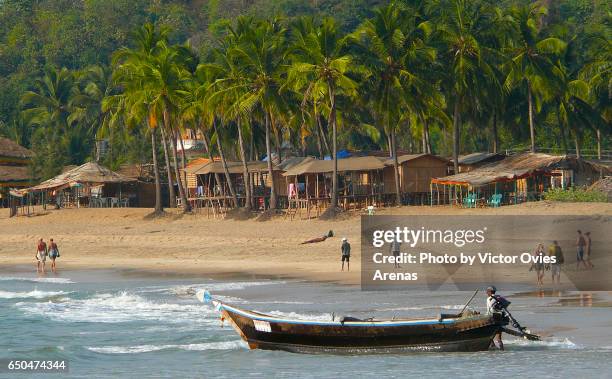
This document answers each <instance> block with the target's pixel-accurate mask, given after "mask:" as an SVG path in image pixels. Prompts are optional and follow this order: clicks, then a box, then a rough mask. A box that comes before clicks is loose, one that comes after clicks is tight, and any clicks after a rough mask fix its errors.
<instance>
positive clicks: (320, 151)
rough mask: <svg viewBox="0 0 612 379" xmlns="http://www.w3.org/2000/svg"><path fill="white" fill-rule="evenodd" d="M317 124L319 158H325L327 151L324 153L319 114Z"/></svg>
mask: <svg viewBox="0 0 612 379" xmlns="http://www.w3.org/2000/svg"><path fill="white" fill-rule="evenodd" d="M316 119H317V120H316V124H315V129H316V130H315V135H316V136H317V138H316V140H317V149H318V150H319V158H320V159H323V158H325V153H323V141H322V140H321V127H320V125H319V123H320V121H319V116H316Z"/></svg>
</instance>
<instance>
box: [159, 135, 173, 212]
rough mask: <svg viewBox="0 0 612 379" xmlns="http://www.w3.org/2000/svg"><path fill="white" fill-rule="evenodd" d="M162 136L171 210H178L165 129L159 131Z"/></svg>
mask: <svg viewBox="0 0 612 379" xmlns="http://www.w3.org/2000/svg"><path fill="white" fill-rule="evenodd" d="M159 130H160V131H161V136H162V146H163V147H164V158H165V160H166V174H167V175H168V196H169V198H170V201H169V206H170V208H176V193H175V192H174V184H172V169H171V168H170V158H168V145H167V143H166V133H165V132H164V128H160V129H159Z"/></svg>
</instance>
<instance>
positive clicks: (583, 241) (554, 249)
mask: <svg viewBox="0 0 612 379" xmlns="http://www.w3.org/2000/svg"><path fill="white" fill-rule="evenodd" d="M577 233H578V237H577V238H576V269H577V270H579V269H580V265H581V264H582V265H583V266H584V268H585V269H587V270H590V269H592V268H593V267H594V266H593V263H591V232H586V233H582V231H581V230H578V231H577ZM533 256H534V257H535V258H536V260H535V261H536V263H533V264H532V265H531V268H530V271H533V270H535V272H536V276H537V284H538V285H543V284H544V275H545V274H546V271H548V270H550V273H551V277H552V283H553V284H555V283H556V284H559V283H561V265H563V264H564V263H565V257H564V256H563V251H562V250H561V246H559V242H558V241H553V242H552V244H551V245H550V246H549V247H548V256H549V257H555V263H549V264H546V263H544V259H543V257H545V256H546V251H545V249H544V245H543V244H539V245H538V247H537V248H536V249H535V251H534V252H533Z"/></svg>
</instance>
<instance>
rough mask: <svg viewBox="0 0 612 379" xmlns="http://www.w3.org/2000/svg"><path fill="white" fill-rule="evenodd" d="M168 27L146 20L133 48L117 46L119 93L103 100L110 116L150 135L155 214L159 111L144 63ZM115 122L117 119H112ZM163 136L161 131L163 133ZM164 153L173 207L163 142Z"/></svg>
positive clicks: (115, 60) (115, 75)
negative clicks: (143, 127)
mask: <svg viewBox="0 0 612 379" xmlns="http://www.w3.org/2000/svg"><path fill="white" fill-rule="evenodd" d="M167 35H168V30H167V29H165V28H159V29H157V28H155V27H154V26H153V25H152V24H150V23H147V24H145V25H143V26H142V27H141V28H139V29H138V30H137V31H136V33H135V42H136V48H134V49H128V48H122V49H119V50H118V51H117V52H116V53H115V54H114V56H113V64H114V71H113V81H114V83H115V85H116V86H117V87H119V88H120V90H121V91H122V93H121V94H119V95H113V96H109V97H107V98H106V99H105V103H106V104H105V105H104V109H105V111H110V110H111V109H114V110H113V111H112V112H113V117H114V118H115V119H118V118H122V119H123V120H124V123H125V124H126V125H128V126H129V125H135V124H138V125H142V124H145V125H146V129H147V130H148V131H149V132H150V134H151V153H152V160H153V171H154V176H155V213H156V214H161V213H162V212H163V207H162V202H161V180H160V175H159V164H158V161H157V151H158V148H157V140H156V134H157V130H158V129H161V128H158V125H159V122H158V120H159V118H160V117H159V114H158V113H157V110H156V109H155V108H154V107H152V106H151V105H150V104H151V101H152V95H151V93H150V92H149V91H147V90H146V89H145V88H144V84H145V83H144V80H143V66H144V65H145V64H147V61H148V60H150V59H151V57H152V56H153V55H154V54H156V52H157V51H158V49H159V47H160V42H162V41H165V40H167ZM114 122H116V121H114ZM162 137H163V134H162ZM163 147H164V156H165V159H166V169H167V172H168V175H167V176H168V190H169V194H170V199H171V200H170V206H173V202H174V199H175V195H174V186H173V185H172V175H171V173H170V165H169V160H168V154H167V148H166V143H165V141H163Z"/></svg>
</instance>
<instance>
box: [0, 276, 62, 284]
mask: <svg viewBox="0 0 612 379" xmlns="http://www.w3.org/2000/svg"><path fill="white" fill-rule="evenodd" d="M0 281H13V282H34V283H53V284H74V282H73V281H72V280H70V279H68V278H47V277H40V278H34V277H32V278H19V277H12V276H0Z"/></svg>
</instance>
